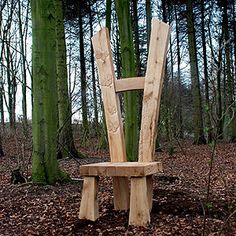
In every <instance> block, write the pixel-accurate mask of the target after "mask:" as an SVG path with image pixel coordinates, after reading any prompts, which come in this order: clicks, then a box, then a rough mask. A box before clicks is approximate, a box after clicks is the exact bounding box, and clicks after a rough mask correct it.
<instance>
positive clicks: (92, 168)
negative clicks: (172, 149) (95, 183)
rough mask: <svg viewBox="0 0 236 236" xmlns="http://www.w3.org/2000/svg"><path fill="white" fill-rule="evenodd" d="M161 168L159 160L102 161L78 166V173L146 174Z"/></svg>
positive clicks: (92, 174) (159, 170)
mask: <svg viewBox="0 0 236 236" xmlns="http://www.w3.org/2000/svg"><path fill="white" fill-rule="evenodd" d="M162 170H163V169H162V163H161V162H102V163H94V164H88V165H83V166H80V175H81V176H127V177H128V176H147V175H152V174H155V173H158V172H162Z"/></svg>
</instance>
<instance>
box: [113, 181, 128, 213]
mask: <svg viewBox="0 0 236 236" xmlns="http://www.w3.org/2000/svg"><path fill="white" fill-rule="evenodd" d="M113 194H114V208H115V210H128V209H129V182H128V178H127V177H113Z"/></svg>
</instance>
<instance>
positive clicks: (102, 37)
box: [92, 28, 126, 162]
mask: <svg viewBox="0 0 236 236" xmlns="http://www.w3.org/2000/svg"><path fill="white" fill-rule="evenodd" d="M92 43H93V48H94V53H95V58H96V62H97V67H98V74H99V79H100V85H101V91H102V98H103V103H104V110H105V117H106V125H107V132H108V141H109V150H110V156H111V161H113V162H118V161H126V151H125V141H124V133H123V125H122V120H121V112H120V101H119V97H118V95H117V94H116V92H115V83H114V81H115V72H114V66H113V62H112V53H111V46H110V39H109V32H108V29H107V28H102V29H101V30H100V31H99V32H98V33H96V34H95V35H94V36H93V37H92Z"/></svg>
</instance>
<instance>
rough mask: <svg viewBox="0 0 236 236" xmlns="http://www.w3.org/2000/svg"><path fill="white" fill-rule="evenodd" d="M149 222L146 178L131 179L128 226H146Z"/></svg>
mask: <svg viewBox="0 0 236 236" xmlns="http://www.w3.org/2000/svg"><path fill="white" fill-rule="evenodd" d="M149 222H150V212H149V204H148V194H147V180H146V177H131V195H130V212H129V225H136V226H146V225H147V224H148V223H149Z"/></svg>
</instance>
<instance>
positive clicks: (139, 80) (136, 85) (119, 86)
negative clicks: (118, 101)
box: [115, 77, 144, 93]
mask: <svg viewBox="0 0 236 236" xmlns="http://www.w3.org/2000/svg"><path fill="white" fill-rule="evenodd" d="M143 88H144V77H133V78H125V79H118V80H115V90H116V92H117V93H119V92H125V91H131V90H138V89H143Z"/></svg>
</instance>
